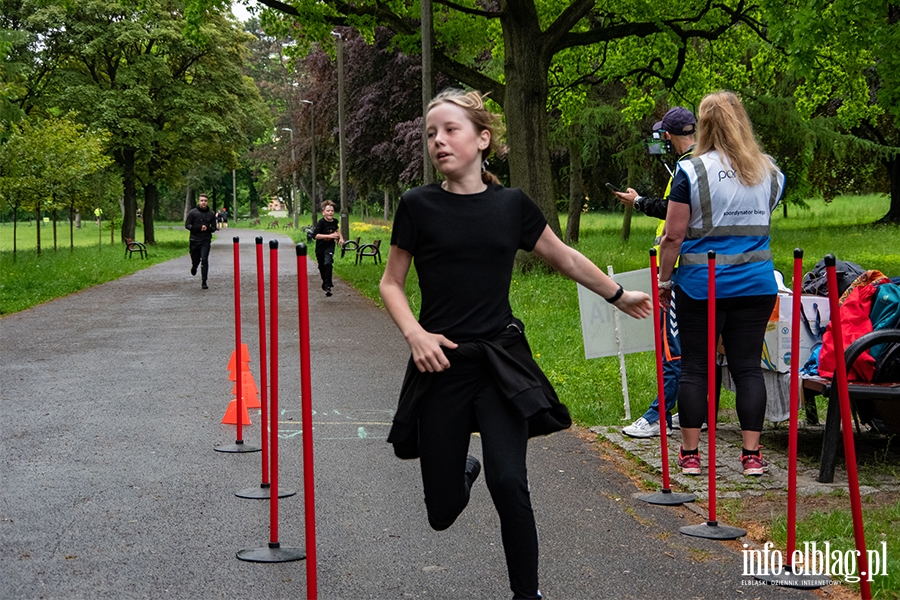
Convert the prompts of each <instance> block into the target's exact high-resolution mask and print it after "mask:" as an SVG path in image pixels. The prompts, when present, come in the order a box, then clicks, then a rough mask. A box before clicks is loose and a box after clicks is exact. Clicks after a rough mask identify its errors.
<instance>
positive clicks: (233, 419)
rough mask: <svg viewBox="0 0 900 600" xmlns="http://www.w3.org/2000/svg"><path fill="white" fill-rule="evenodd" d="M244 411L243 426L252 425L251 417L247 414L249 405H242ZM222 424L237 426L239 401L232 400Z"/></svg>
mask: <svg viewBox="0 0 900 600" xmlns="http://www.w3.org/2000/svg"><path fill="white" fill-rule="evenodd" d="M242 404H243V406H241V408H242V409H243V410H242V411H241V412H243V413H244V415H243V419H242V420H241V425H252V423H250V415H249V413H247V404H246V403H242ZM222 423H223V424H225V425H237V400H232V401H231V402H229V403H228V409H227V410H226V411H225V416H224V417H222Z"/></svg>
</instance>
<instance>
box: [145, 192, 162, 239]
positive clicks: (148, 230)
mask: <svg viewBox="0 0 900 600" xmlns="http://www.w3.org/2000/svg"><path fill="white" fill-rule="evenodd" d="M158 197H159V190H157V189H156V184H155V183H148V184H147V185H145V186H144V243H145V244H153V245H154V246H155V245H156V234H155V232H154V230H153V218H154V217H153V216H154V215H155V214H156V206H157V198H158Z"/></svg>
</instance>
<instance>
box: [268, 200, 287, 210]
mask: <svg viewBox="0 0 900 600" xmlns="http://www.w3.org/2000/svg"><path fill="white" fill-rule="evenodd" d="M273 210H286V209H285V205H284V202H282V201H281V200H280V199H279V198H270V199H269V212H272V211H273Z"/></svg>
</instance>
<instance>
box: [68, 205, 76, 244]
mask: <svg viewBox="0 0 900 600" xmlns="http://www.w3.org/2000/svg"><path fill="white" fill-rule="evenodd" d="M69 252H75V209H74V208H72V207H71V206H70V207H69Z"/></svg>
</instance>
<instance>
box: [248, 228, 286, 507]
mask: <svg viewBox="0 0 900 600" xmlns="http://www.w3.org/2000/svg"><path fill="white" fill-rule="evenodd" d="M262 243H263V239H262V236H259V237H257V238H256V301H257V305H258V309H259V310H258V313H259V381H260V388H261V390H260V401H259V404H260V411H259V417H260V429H261V431H260V445H261V446H262V461H261V462H262V480H261V483H260V484H259V487H252V488H247V489H245V490H240V491H239V492H235V494H234V495H235V496H237V497H238V498H249V499H251V500H266V499H268V498H269V493H270V491H271V485H270V484H269V415H268V405H269V379H268V377H269V374H268V372H267V371H268V363H267V362H266V273H265V269H264V268H263V247H262ZM296 493H297V492H296V491H295V490H284V489H279V491H278V497H279V498H287V497H288V496H293V495H294V494H296Z"/></svg>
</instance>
